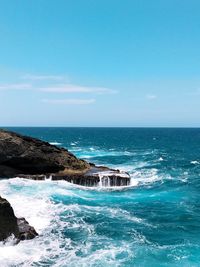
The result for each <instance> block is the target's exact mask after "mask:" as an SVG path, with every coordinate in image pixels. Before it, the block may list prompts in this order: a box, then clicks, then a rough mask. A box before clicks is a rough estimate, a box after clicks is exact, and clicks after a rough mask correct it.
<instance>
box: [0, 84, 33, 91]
mask: <svg viewBox="0 0 200 267" xmlns="http://www.w3.org/2000/svg"><path fill="white" fill-rule="evenodd" d="M31 88H32V85H31V84H29V83H14V84H12V83H11V84H2V85H0V90H24V89H31Z"/></svg>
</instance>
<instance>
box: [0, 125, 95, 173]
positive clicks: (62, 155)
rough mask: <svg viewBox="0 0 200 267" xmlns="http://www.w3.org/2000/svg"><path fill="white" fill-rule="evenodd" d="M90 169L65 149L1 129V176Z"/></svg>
mask: <svg viewBox="0 0 200 267" xmlns="http://www.w3.org/2000/svg"><path fill="white" fill-rule="evenodd" d="M89 167H90V165H89V164H88V163H87V162H86V161H83V160H80V159H77V158H76V157H75V156H74V155H73V154H72V153H70V152H69V151H67V150H66V149H64V148H59V147H56V146H53V145H50V144H49V143H47V142H44V141H41V140H38V139H35V138H31V137H27V136H22V135H19V134H16V133H13V132H8V131H4V130H0V177H14V176H17V175H19V174H46V173H57V172H59V171H62V170H64V169H70V170H79V171H84V170H87V169H88V168H89Z"/></svg>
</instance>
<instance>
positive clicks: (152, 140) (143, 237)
mask: <svg viewBox="0 0 200 267" xmlns="http://www.w3.org/2000/svg"><path fill="white" fill-rule="evenodd" d="M12 130H14V131H16V132H19V133H22V134H26V135H30V136H33V137H37V138H40V139H43V140H45V141H48V142H51V143H55V144H57V145H61V146H64V147H66V148H67V149H69V150H70V151H71V152H73V153H74V154H75V155H77V156H78V157H81V158H83V159H86V160H88V161H90V162H94V163H95V164H100V165H107V166H111V167H114V168H118V169H121V170H126V171H128V172H129V173H130V174H131V177H132V186H131V187H129V188H127V189H123V188H121V189H120V188H119V189H117V190H113V189H102V188H93V189H88V188H84V187H80V186H75V185H70V184H68V183H66V182H64V181H59V182H52V181H43V182H35V181H27V180H23V179H18V178H16V179H12V180H11V179H10V180H2V181H0V193H1V195H3V196H5V197H6V198H7V199H8V200H9V201H10V202H11V204H12V205H13V207H14V208H15V211H16V214H17V215H19V216H25V217H26V218H27V219H28V220H29V222H30V223H32V225H33V226H35V227H36V229H37V230H38V232H39V233H40V237H39V238H37V239H35V240H32V241H25V242H21V243H20V244H19V245H18V246H15V247H13V246H11V245H10V243H9V242H8V244H7V245H6V246H3V245H0V266H67V267H71V266H76V267H77V266H78V267H79V266H81V267H82V266H87V267H88V266H98V267H101V266H104V267H106V266H108V267H109V266H145V267H146V266H153V267H154V266H155V267H157V266H159V267H160V266H200V129H189V128H187V129H181V128H179V129H171V128H169V129H168V128H160V129H159V128H12Z"/></svg>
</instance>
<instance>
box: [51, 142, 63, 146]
mask: <svg viewBox="0 0 200 267" xmlns="http://www.w3.org/2000/svg"><path fill="white" fill-rule="evenodd" d="M49 144H50V145H53V146H61V145H62V143H59V142H56V141H55V142H49Z"/></svg>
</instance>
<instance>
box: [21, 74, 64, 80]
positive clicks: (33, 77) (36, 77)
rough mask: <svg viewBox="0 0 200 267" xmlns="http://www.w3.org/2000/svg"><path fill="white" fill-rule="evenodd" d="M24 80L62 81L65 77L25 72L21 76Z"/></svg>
mask: <svg viewBox="0 0 200 267" xmlns="http://www.w3.org/2000/svg"><path fill="white" fill-rule="evenodd" d="M21 78H22V79H24V80H32V81H45V80H46V81H63V80H65V79H66V77H64V76H61V75H33V74H25V75H24V76H22V77H21Z"/></svg>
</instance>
